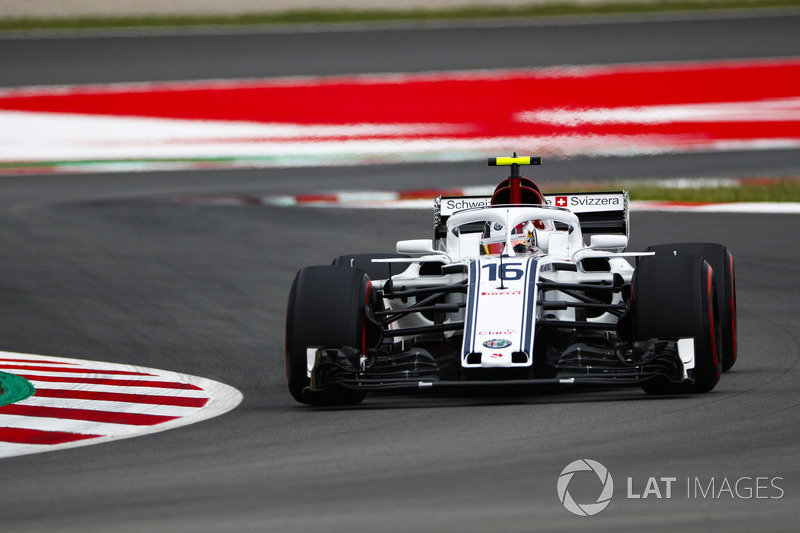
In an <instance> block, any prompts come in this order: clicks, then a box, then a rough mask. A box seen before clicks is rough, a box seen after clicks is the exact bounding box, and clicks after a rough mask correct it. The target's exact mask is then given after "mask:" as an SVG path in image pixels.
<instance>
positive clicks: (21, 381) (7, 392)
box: [0, 372, 36, 406]
mask: <svg viewBox="0 0 800 533" xmlns="http://www.w3.org/2000/svg"><path fill="white" fill-rule="evenodd" d="M35 393H36V389H35V388H33V385H31V382H30V381H28V380H27V379H25V378H21V377H19V376H15V375H14V374H6V373H5V372H0V406H3V405H8V404H10V403H14V402H18V401H20V400H24V399H25V398H28V397H29V396H33V395H34V394H35Z"/></svg>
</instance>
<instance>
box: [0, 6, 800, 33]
mask: <svg viewBox="0 0 800 533" xmlns="http://www.w3.org/2000/svg"><path fill="white" fill-rule="evenodd" d="M465 3H466V2H465ZM474 3H475V4H478V2H474ZM487 3H488V2H487ZM798 5H800V0H654V1H651V2H640V1H631V0H627V1H624V0H623V1H620V0H608V1H607V2H596V3H595V2H592V3H580V2H575V1H574V0H563V1H561V2H546V3H542V4H532V5H523V6H478V5H476V6H468V7H455V8H438V9H435V8H424V9H306V10H302V9H295V10H288V11H273V12H263V13H242V14H239V15H235V14H232V15H227V16H226V15H208V16H192V15H173V16H169V15H149V16H147V15H145V16H139V17H134V16H117V17H114V16H106V17H101V16H83V17H64V18H38V17H23V18H3V19H0V30H39V29H91V28H146V27H182V26H189V27H191V26H209V25H210V26H216V25H219V26H242V25H244V26H247V25H255V24H309V23H312V24H319V23H322V24H324V23H342V22H344V23H348V22H386V21H396V20H399V21H426V20H470V19H482V18H522V17H542V16H545V17H546V16H565V15H598V14H619V13H622V14H626V13H660V12H671V11H698V10H715V9H750V8H781V7H789V8H791V7H797V6H798Z"/></svg>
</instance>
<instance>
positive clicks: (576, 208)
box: [433, 191, 630, 240]
mask: <svg viewBox="0 0 800 533" xmlns="http://www.w3.org/2000/svg"><path fill="white" fill-rule="evenodd" d="M543 196H544V201H545V202H546V203H547V205H550V206H555V207H564V208H566V209H569V210H570V211H572V212H573V213H575V214H576V215H578V220H579V221H580V223H581V232H582V233H583V234H584V235H592V234H598V233H602V234H611V235H625V236H626V237H627V236H628V232H629V227H630V224H629V214H628V192H627V191H615V192H571V193H553V194H545V195H543ZM491 200H492V197H491V196H440V197H438V198H436V199H435V200H434V206H433V209H434V213H433V222H434V234H435V239H436V240H439V239H441V238H444V237H445V236H446V235H447V227H446V223H447V219H448V218H450V215H452V214H453V213H455V212H457V211H462V210H464V209H472V208H476V207H486V206H489V205H490V204H491Z"/></svg>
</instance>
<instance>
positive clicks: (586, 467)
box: [557, 459, 614, 516]
mask: <svg viewBox="0 0 800 533" xmlns="http://www.w3.org/2000/svg"><path fill="white" fill-rule="evenodd" d="M582 471H591V472H594V473H595V474H597V477H598V478H599V479H600V482H601V483H602V484H603V490H602V492H600V496H598V497H597V501H596V502H594V503H578V502H576V501H575V500H573V499H572V496H571V495H570V493H569V490H568V489H569V483H570V481H572V476H574V475H575V473H576V472H582ZM557 489H558V499H559V500H561V503H563V504H564V507H566V508H567V510H568V511H569V512H571V513H574V514H576V515H578V516H593V515H596V514H597V513H599V512H600V511H602V510H603V509H605V508H606V507H608V504H609V503H611V497H612V496H613V495H614V480H613V479H611V474H610V473H609V472H608V469H607V468H606V467H605V466H603V465H601V464H600V463H598V462H597V461H592V460H591V459H578V460H577V461H573V462H571V463H570V464H568V465H567V466H566V468H564V470H562V471H561V475H560V476H559V477H558V485H557Z"/></svg>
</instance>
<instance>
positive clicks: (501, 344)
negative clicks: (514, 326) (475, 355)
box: [483, 339, 511, 349]
mask: <svg viewBox="0 0 800 533" xmlns="http://www.w3.org/2000/svg"><path fill="white" fill-rule="evenodd" d="M483 345H484V346H486V347H487V348H497V349H502V348H508V347H509V346H511V341H510V340H508V339H489V340H488V341H486V342H484V343H483Z"/></svg>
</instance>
